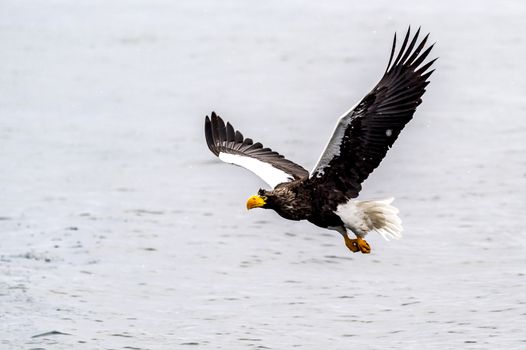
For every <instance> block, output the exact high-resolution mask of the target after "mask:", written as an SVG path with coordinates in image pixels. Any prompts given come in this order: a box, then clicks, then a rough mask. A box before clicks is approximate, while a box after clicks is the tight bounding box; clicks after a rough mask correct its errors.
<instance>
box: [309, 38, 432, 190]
mask: <svg viewBox="0 0 526 350" xmlns="http://www.w3.org/2000/svg"><path fill="white" fill-rule="evenodd" d="M410 31H411V29H410V28H409V29H408V31H407V34H406V36H405V39H404V41H403V43H402V47H401V49H400V51H399V52H398V55H397V57H396V58H395V60H394V61H393V57H394V53H395V48H396V34H395V37H394V41H393V46H392V49H391V56H390V58H389V63H388V64H387V68H386V70H385V73H384V75H383V77H382V79H380V82H379V83H378V84H377V85H376V86H375V87H374V89H373V90H372V91H371V92H370V93H369V94H367V96H365V97H364V98H363V100H361V101H360V102H359V103H358V104H357V105H356V106H355V107H353V108H352V109H351V110H349V111H348V112H347V113H345V114H344V115H343V116H342V117H340V119H339V120H338V123H337V124H336V128H335V130H334V133H333V135H332V137H331V138H330V140H329V142H328V144H327V147H326V149H325V150H324V152H323V153H322V155H321V157H320V159H319V161H318V163H317V164H316V166H315V168H314V170H313V171H312V173H311V176H310V178H311V181H312V182H313V184H314V185H318V186H321V185H324V184H326V185H329V186H336V187H337V188H339V189H340V190H342V191H344V192H345V194H346V196H347V197H348V198H355V197H357V196H358V193H359V192H360V190H361V187H362V186H361V184H362V182H363V181H364V180H365V179H367V177H368V176H369V174H371V173H372V172H373V170H374V169H376V167H378V165H380V162H381V161H382V159H383V158H384V157H385V154H386V153H387V151H388V150H389V148H391V146H392V145H393V143H394V142H395V140H396V138H397V137H398V135H399V134H400V132H401V131H402V129H403V128H404V126H405V125H406V124H407V123H408V122H409V121H410V120H411V119H412V118H413V114H414V113H415V110H416V107H417V106H418V105H419V104H420V103H421V102H422V99H421V97H422V95H423V94H424V92H425V91H426V90H425V87H426V86H427V84H429V81H427V79H428V78H429V76H430V75H431V73H433V70H431V71H428V69H429V68H430V67H431V65H432V64H433V62H434V61H435V60H436V59H434V60H432V61H430V62H428V63H426V64H424V65H422V63H423V62H424V60H425V59H426V57H427V56H428V55H429V52H430V51H431V49H432V48H433V45H431V46H430V47H428V48H427V49H426V50H425V51H422V50H423V49H424V46H425V44H426V42H427V38H428V37H429V34H428V35H426V36H425V37H424V39H422V41H420V42H419V43H418V44H417V42H418V36H419V34H420V29H418V31H417V32H416V34H415V35H414V37H413V38H412V39H411V40H409V38H410ZM391 63H392V65H391Z"/></svg>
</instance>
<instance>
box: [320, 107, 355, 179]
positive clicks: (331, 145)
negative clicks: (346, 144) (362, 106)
mask: <svg viewBox="0 0 526 350" xmlns="http://www.w3.org/2000/svg"><path fill="white" fill-rule="evenodd" d="M357 105H358V104H356V105H354V106H352V107H351V108H350V109H349V110H348V111H347V112H345V113H344V114H343V115H342V116H341V117H340V118H338V122H337V123H336V127H335V128H334V131H333V132H332V136H331V138H330V139H329V142H327V146H325V149H324V150H323V152H322V154H321V156H320V159H318V162H317V163H316V165H315V166H314V168H313V169H312V171H311V172H310V177H312V175H313V174H314V173H318V174H317V176H318V177H320V176H322V175H323V169H325V168H326V167H327V166H328V165H329V162H330V161H331V160H332V158H334V157H335V156H337V155H339V154H340V145H341V143H342V140H343V136H344V135H345V130H346V129H347V126H348V125H349V121H350V119H351V112H352V110H353V109H354V108H355V107H356V106H357Z"/></svg>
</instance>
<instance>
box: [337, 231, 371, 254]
mask: <svg viewBox="0 0 526 350" xmlns="http://www.w3.org/2000/svg"><path fill="white" fill-rule="evenodd" d="M343 238H344V240H345V245H346V246H347V248H349V250H350V251H351V252H353V253H356V252H357V251H361V252H362V253H363V254H369V253H370V252H371V246H370V245H369V243H367V241H366V240H365V239H363V238H361V237H359V236H357V237H356V239H350V238H349V237H348V236H347V235H345V236H343Z"/></svg>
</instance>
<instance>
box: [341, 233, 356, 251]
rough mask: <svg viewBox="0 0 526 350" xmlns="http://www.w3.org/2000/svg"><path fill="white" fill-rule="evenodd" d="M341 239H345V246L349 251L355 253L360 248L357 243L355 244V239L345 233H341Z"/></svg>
mask: <svg viewBox="0 0 526 350" xmlns="http://www.w3.org/2000/svg"><path fill="white" fill-rule="evenodd" d="M343 239H344V240H345V245H346V246H347V248H349V250H350V251H351V252H353V253H356V252H357V251H359V250H360V248H358V245H357V244H356V241H357V240H356V239H350V238H349V237H348V236H347V235H343Z"/></svg>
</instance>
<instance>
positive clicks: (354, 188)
mask: <svg viewBox="0 0 526 350" xmlns="http://www.w3.org/2000/svg"><path fill="white" fill-rule="evenodd" d="M419 36H420V28H419V29H418V30H417V31H416V33H415V34H414V35H411V27H409V28H408V30H407V32H406V34H405V37H404V40H403V42H402V45H401V47H400V49H399V50H398V53H397V54H396V57H395V52H396V51H397V50H396V48H397V47H396V46H397V45H396V33H395V35H394V39H393V44H392V48H391V54H390V57H389V62H388V63H387V68H386V70H385V72H384V74H383V76H382V78H381V79H380V81H379V82H378V84H376V86H375V87H374V88H373V89H372V91H371V92H369V93H368V94H367V95H366V96H365V97H364V98H363V99H362V100H361V101H360V102H358V103H357V104H356V105H355V106H354V107H352V108H351V109H350V110H348V111H347V112H345V113H344V114H343V115H342V116H341V117H340V118H339V119H338V121H337V123H336V127H335V129H334V132H333V134H332V136H331V137H330V139H329V141H328V143H327V146H326V147H325V149H324V151H323V152H322V154H321V156H320V158H319V160H318V162H317V163H316V165H315V167H314V169H313V170H312V171H310V172H309V171H307V170H306V169H305V168H303V167H302V166H301V165H298V164H296V163H294V162H292V161H290V160H288V159H286V158H285V157H284V156H283V155H281V154H279V153H278V152H275V151H273V150H271V149H270V148H267V147H264V146H263V145H262V144H261V143H260V142H254V141H253V140H252V139H250V138H245V137H244V136H243V134H242V133H241V132H239V131H238V130H235V129H234V127H233V126H232V124H230V123H229V122H227V123H226V124H225V122H224V121H223V119H221V117H219V116H218V115H217V114H216V113H215V112H212V113H211V116H210V117H208V116H206V118H205V137H206V142H207V145H208V148H209V149H210V151H212V153H213V154H215V155H216V156H217V157H219V159H220V160H222V161H224V162H226V163H231V164H235V165H238V166H241V167H244V168H246V169H248V170H250V171H252V172H253V173H255V174H256V175H258V176H259V177H260V178H261V179H262V180H263V181H264V182H266V183H267V184H268V185H269V186H270V187H271V189H260V190H259V191H258V193H257V195H254V196H251V197H250V198H248V200H247V203H246V207H247V209H253V208H264V209H273V210H274V211H275V212H277V213H278V214H279V215H280V216H282V217H283V218H285V219H289V220H308V221H309V222H311V223H313V224H314V225H317V226H319V227H322V228H326V229H331V230H335V231H337V232H339V233H340V234H341V235H342V236H343V239H344V242H345V245H346V246H347V248H348V249H349V250H350V251H352V252H355V253H356V252H361V253H364V254H368V253H370V252H371V247H370V245H369V244H368V243H367V241H366V240H365V239H364V237H365V236H366V235H367V234H368V233H369V232H372V231H375V232H377V233H379V234H380V235H381V236H382V237H384V238H385V239H386V240H389V239H390V238H394V239H399V238H401V236H402V222H401V220H400V218H399V216H398V209H397V208H396V207H394V206H393V205H392V202H393V198H387V199H382V200H358V199H357V197H358V195H359V193H360V190H361V189H362V183H363V182H364V180H365V179H367V178H368V177H369V175H370V174H371V173H372V172H373V170H374V169H376V168H377V167H378V165H380V162H381V161H382V159H383V158H384V157H385V155H386V153H387V151H388V150H389V149H390V148H391V147H392V145H393V143H394V142H395V140H396V139H397V137H398V135H399V134H400V132H401V131H402V129H403V128H404V126H405V125H406V124H407V123H408V122H409V121H410V120H411V119H412V118H413V114H414V113H415V110H416V107H417V106H418V105H420V103H421V102H422V95H423V94H424V92H425V91H426V90H425V89H426V86H427V85H428V84H429V81H428V79H429V77H430V76H431V74H432V73H433V72H434V69H432V70H430V68H431V67H432V65H433V63H434V62H435V61H436V60H437V58H435V59H433V60H429V61H427V62H425V61H426V58H427V57H428V55H429V53H430V52H431V49H432V48H433V46H434V44H432V45H428V47H427V48H425V47H426V43H427V41H428V37H429V33H428V34H427V35H426V36H425V37H423V38H422V39H421V40H419ZM353 236H354V237H355V238H351V237H353Z"/></svg>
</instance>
